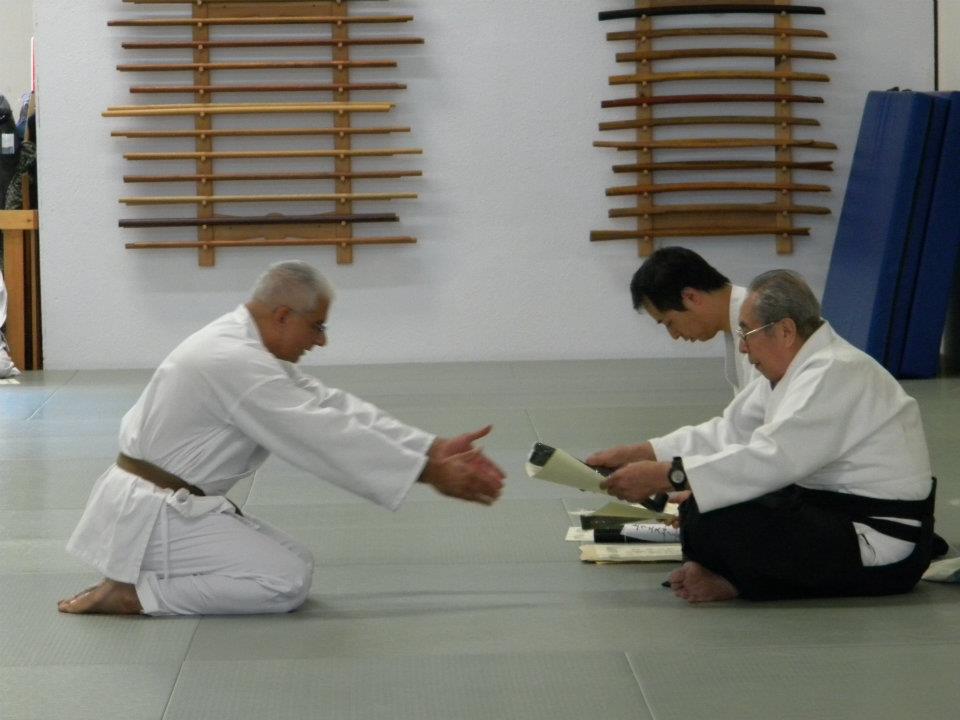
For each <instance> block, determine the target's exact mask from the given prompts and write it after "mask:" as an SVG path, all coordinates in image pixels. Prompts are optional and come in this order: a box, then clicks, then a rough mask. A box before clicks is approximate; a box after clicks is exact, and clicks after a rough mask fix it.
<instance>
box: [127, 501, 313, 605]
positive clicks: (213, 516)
mask: <svg viewBox="0 0 960 720" xmlns="http://www.w3.org/2000/svg"><path fill="white" fill-rule="evenodd" d="M312 578H313V556H312V555H311V554H310V551H309V550H308V549H307V548H306V547H304V546H303V545H301V544H300V543H298V542H296V541H295V540H293V538H291V537H289V536H288V535H287V534H286V533H284V532H281V531H280V530H277V529H276V528H274V527H271V526H270V525H268V524H267V523H265V522H263V521H262V520H256V519H253V518H249V517H243V516H240V515H235V514H233V513H229V512H219V513H218V512H214V513H208V514H205V515H200V516H198V517H185V516H183V515H181V514H180V513H178V512H177V511H176V510H174V509H172V508H170V507H168V506H166V505H164V507H163V508H162V509H161V510H160V516H159V517H158V518H157V523H156V525H155V526H154V529H153V534H152V535H151V536H150V541H149V543H148V544H147V550H146V553H145V554H144V557H143V564H142V566H141V572H140V578H139V579H138V581H137V583H136V589H137V596H138V597H139V599H140V604H141V605H142V606H143V612H144V614H146V615H233V614H253V613H280V612H289V611H291V610H295V609H296V608H298V607H300V605H302V604H303V602H304V600H306V598H307V593H308V592H309V591H310V583H311V581H312Z"/></svg>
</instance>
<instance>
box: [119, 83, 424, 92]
mask: <svg viewBox="0 0 960 720" xmlns="http://www.w3.org/2000/svg"><path fill="white" fill-rule="evenodd" d="M406 89H407V86H406V85H404V84H403V83H337V84H332V83H307V84H300V85H236V84H234V85H133V86H132V87H131V88H130V92H131V93H134V94H136V93H150V94H157V93H200V94H201V95H213V94H214V93H225V92H252V93H262V92H283V93H287V92H338V93H342V92H351V91H353V90H361V91H363V90H406Z"/></svg>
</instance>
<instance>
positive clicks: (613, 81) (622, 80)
mask: <svg viewBox="0 0 960 720" xmlns="http://www.w3.org/2000/svg"><path fill="white" fill-rule="evenodd" d="M686 80H774V81H777V80H779V81H780V82H784V83H786V82H830V76H829V75H824V74H823V73H807V72H777V71H765V70H696V71H684V72H669V73H645V74H642V75H640V74H636V75H611V76H610V79H609V84H610V85H647V84H652V83H660V82H682V81H686Z"/></svg>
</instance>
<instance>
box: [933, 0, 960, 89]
mask: <svg viewBox="0 0 960 720" xmlns="http://www.w3.org/2000/svg"><path fill="white" fill-rule="evenodd" d="M937 19H938V23H939V28H938V30H939V33H940V42H939V43H938V44H937V50H938V54H939V58H938V60H939V68H938V69H939V73H940V76H939V77H938V78H937V81H938V83H939V86H940V88H941V89H942V90H955V89H957V88H960V47H958V46H957V43H956V42H955V41H954V38H956V37H957V30H958V29H960V0H940V1H939V2H938V3H937Z"/></svg>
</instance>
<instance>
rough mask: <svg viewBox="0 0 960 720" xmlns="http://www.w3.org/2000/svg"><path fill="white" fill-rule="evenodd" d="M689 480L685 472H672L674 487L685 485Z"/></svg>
mask: <svg viewBox="0 0 960 720" xmlns="http://www.w3.org/2000/svg"><path fill="white" fill-rule="evenodd" d="M686 480H687V474H686V473H685V472H684V471H683V470H671V471H670V482H671V483H673V484H674V485H683V483H685V482H686Z"/></svg>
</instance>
